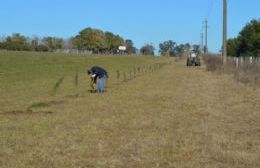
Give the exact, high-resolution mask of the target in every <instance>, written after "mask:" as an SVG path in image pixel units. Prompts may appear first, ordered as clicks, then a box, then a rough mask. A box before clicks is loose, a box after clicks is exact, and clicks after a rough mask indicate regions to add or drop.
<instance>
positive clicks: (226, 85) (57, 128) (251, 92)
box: [0, 52, 260, 168]
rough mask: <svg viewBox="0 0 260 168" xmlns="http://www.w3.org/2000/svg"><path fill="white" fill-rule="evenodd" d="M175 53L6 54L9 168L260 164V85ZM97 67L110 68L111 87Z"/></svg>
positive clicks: (0, 108) (2, 156) (1, 135)
mask: <svg viewBox="0 0 260 168" xmlns="http://www.w3.org/2000/svg"><path fill="white" fill-rule="evenodd" d="M169 61H172V60H167V59H161V58H152V57H112V56H76V55H75V56H69V55H68V56H64V55H59V54H35V53H14V52H1V53H0V82H1V86H0V88H1V94H0V95H1V100H0V167H3V168H9V167H10V168H12V167H19V168H30V167H42V168H46V167H55V168H56V167H57V168H58V167H63V168H66V167H69V168H71V167H93V168H94V167H111V168H112V167H126V168H128V167H129V168H130V167H131V168H132V167H134V168H136V167H160V168H161V167H163V168H166V167H169V168H182V167H183V168H184V167H189V168H190V167H210V168H214V167H216V168H217V167H221V168H229V167H236V168H240V167H241V168H242V167H245V168H248V167H250V168H251V167H252V168H253V167H260V103H259V102H260V89H257V88H251V87H246V86H245V85H242V84H239V83H237V82H235V80H234V79H233V77H232V76H229V75H221V76H220V75H216V74H213V73H210V72H206V70H205V67H201V68H186V67H185V66H184V65H185V61H172V63H171V64H170V63H168V62H169ZM156 63H157V64H158V63H160V64H161V65H164V66H163V67H161V68H150V67H156V65H157V64H156ZM162 63H167V64H162ZM91 65H101V66H104V67H105V68H106V69H108V71H109V72H110V79H109V81H108V84H107V87H108V88H107V92H106V93H105V94H103V95H98V94H90V93H88V92H87V90H88V78H87V76H86V74H85V68H86V67H90V66H91ZM134 67H143V70H142V71H141V72H140V73H138V74H136V77H135V78H134V77H133V74H132V75H131V76H132V80H127V81H125V82H122V80H123V72H125V73H126V75H127V79H129V78H130V74H129V72H130V71H132V72H133V69H134ZM117 70H119V71H120V72H121V75H120V76H121V77H120V79H119V80H117V77H116V76H117V75H116V71H117ZM77 71H78V76H79V86H78V88H75V86H74V77H75V73H76V72H77ZM144 71H146V72H144ZM152 71H153V72H152ZM63 76H65V79H64V82H63V84H62V85H61V87H60V88H59V90H58V91H57V94H56V95H55V96H51V95H50V93H51V91H52V89H53V86H54V85H55V83H56V82H57V81H58V79H59V78H61V77H63ZM77 93H79V96H78V97H77V96H75V95H76V94H77ZM32 105H33V106H32ZM30 106H31V107H32V111H26V109H28V107H30Z"/></svg>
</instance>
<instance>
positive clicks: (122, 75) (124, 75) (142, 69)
mask: <svg viewBox="0 0 260 168" xmlns="http://www.w3.org/2000/svg"><path fill="white" fill-rule="evenodd" d="M166 64H167V63H155V64H152V65H143V66H135V67H134V68H133V69H131V70H129V71H127V72H126V71H120V70H117V71H116V79H117V82H118V83H119V82H127V81H129V80H132V79H135V78H136V77H138V76H141V75H143V74H146V73H152V72H155V71H157V70H159V69H161V68H162V67H163V66H164V65H166ZM169 64H170V63H169Z"/></svg>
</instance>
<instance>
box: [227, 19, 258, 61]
mask: <svg viewBox="0 0 260 168" xmlns="http://www.w3.org/2000/svg"><path fill="white" fill-rule="evenodd" d="M227 52H228V55H229V56H236V57H240V56H242V57H250V56H254V57H260V19H258V20H256V19H253V20H252V21H251V22H250V23H248V24H247V25H245V26H244V28H243V29H242V30H241V31H240V33H239V35H238V37H236V38H231V39H229V40H228V41H227Z"/></svg>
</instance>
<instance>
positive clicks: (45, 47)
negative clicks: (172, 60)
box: [0, 27, 199, 56]
mask: <svg viewBox="0 0 260 168" xmlns="http://www.w3.org/2000/svg"><path fill="white" fill-rule="evenodd" d="M119 46H125V47H126V50H125V51H123V53H125V54H142V55H155V50H156V49H155V47H154V46H153V45H152V44H145V45H144V46H142V47H141V48H140V49H139V50H138V49H137V48H136V47H135V46H134V43H133V41H132V40H130V39H126V40H124V38H123V37H121V36H119V35H116V34H114V33H112V32H104V31H102V30H100V29H94V28H90V27H88V28H85V29H83V30H81V31H80V32H79V33H78V34H77V35H76V36H74V37H72V38H70V39H63V38H58V37H51V36H47V37H43V38H39V37H36V36H35V37H26V36H24V35H21V34H19V33H14V34H12V35H10V36H7V37H2V38H0V49H4V50H13V51H39V52H54V51H57V50H61V49H75V50H84V51H91V53H93V54H118V53H120V51H119V48H118V47H119ZM191 47H192V48H194V49H195V50H196V51H197V52H199V45H193V46H191V45H190V44H189V43H186V44H179V45H177V43H176V42H174V41H172V40H168V41H165V42H162V43H160V44H159V53H160V55H162V56H182V55H183V53H184V51H185V49H190V48H191Z"/></svg>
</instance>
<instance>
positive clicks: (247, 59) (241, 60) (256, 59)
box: [229, 57, 260, 68]
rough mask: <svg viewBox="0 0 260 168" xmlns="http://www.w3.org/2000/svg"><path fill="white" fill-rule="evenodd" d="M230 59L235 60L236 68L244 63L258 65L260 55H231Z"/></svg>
mask: <svg viewBox="0 0 260 168" xmlns="http://www.w3.org/2000/svg"><path fill="white" fill-rule="evenodd" d="M229 61H234V62H235V64H236V68H239V67H241V66H244V65H252V66H253V65H258V64H260V57H230V58H229Z"/></svg>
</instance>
